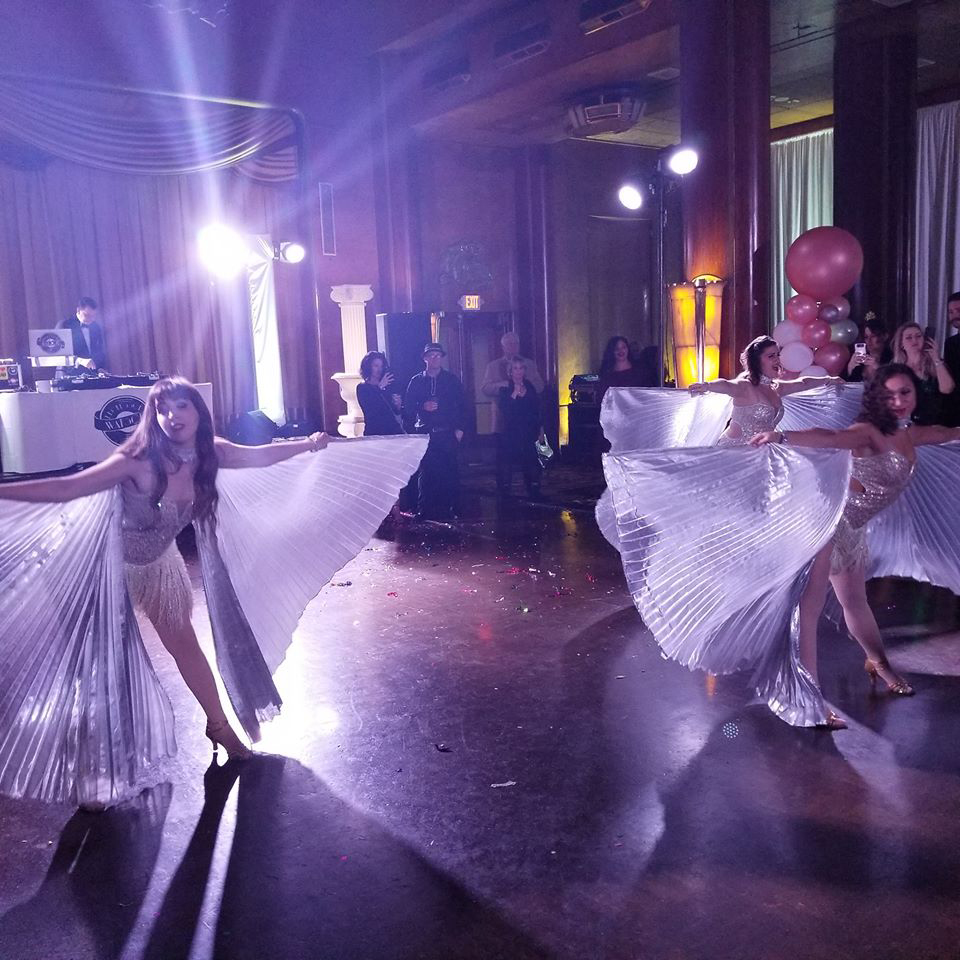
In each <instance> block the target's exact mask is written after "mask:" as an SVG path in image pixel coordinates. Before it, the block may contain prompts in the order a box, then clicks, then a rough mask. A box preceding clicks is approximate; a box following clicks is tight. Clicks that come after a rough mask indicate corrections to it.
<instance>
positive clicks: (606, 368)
mask: <svg viewBox="0 0 960 960" xmlns="http://www.w3.org/2000/svg"><path fill="white" fill-rule="evenodd" d="M621 341H623V342H624V343H625V344H626V345H627V359H628V360H629V361H630V365H631V366H633V365H634V364H636V362H637V358H636V357H635V356H634V355H633V347H631V346H630V341H629V340H628V339H627V338H626V337H611V338H610V339H609V340H608V341H607V345H606V346H605V347H604V348H603V357H602V358H601V360H600V376H601V377H602V376H605V375H606V374H608V373H612V372H613V368H614V366H615V365H616V362H617V358H616V357H615V356H614V355H613V351H614V350H616V349H617V344H618V343H620V342H621Z"/></svg>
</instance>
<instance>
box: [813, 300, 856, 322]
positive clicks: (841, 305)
mask: <svg viewBox="0 0 960 960" xmlns="http://www.w3.org/2000/svg"><path fill="white" fill-rule="evenodd" d="M828 304H829V305H830V306H831V307H836V308H837V309H838V310H839V311H840V319H841V320H846V319H847V317H849V316H850V301H849V300H848V299H847V298H846V297H829V298H828V299H826V300H824V301H823V303H821V304H820V309H821V310H822V309H823V308H824V307H825V306H827V305H828ZM829 322H831V323H832V322H833V321H829Z"/></svg>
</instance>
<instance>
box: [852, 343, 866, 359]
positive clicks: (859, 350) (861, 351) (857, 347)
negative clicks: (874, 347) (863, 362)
mask: <svg viewBox="0 0 960 960" xmlns="http://www.w3.org/2000/svg"><path fill="white" fill-rule="evenodd" d="M853 355H854V356H855V357H865V356H866V355H867V345H866V344H865V343H855V344H854V345H853Z"/></svg>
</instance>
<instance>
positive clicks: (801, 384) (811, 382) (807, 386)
mask: <svg viewBox="0 0 960 960" xmlns="http://www.w3.org/2000/svg"><path fill="white" fill-rule="evenodd" d="M845 383H846V380H844V379H843V377H797V379H796V380H778V381H777V393H779V394H780V396H781V397H788V396H790V394H791V393H801V392H802V391H804V390H813V389H815V388H816V387H842V386H843V385H844V384H845Z"/></svg>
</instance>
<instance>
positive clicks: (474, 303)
mask: <svg viewBox="0 0 960 960" xmlns="http://www.w3.org/2000/svg"><path fill="white" fill-rule="evenodd" d="M457 303H459V304H460V309H461V310H479V309H480V308H481V307H482V306H483V300H482V299H481V298H480V294H479V293H465V294H464V295H463V296H462V297H461V298H460V299H459V300H458V301H457Z"/></svg>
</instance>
